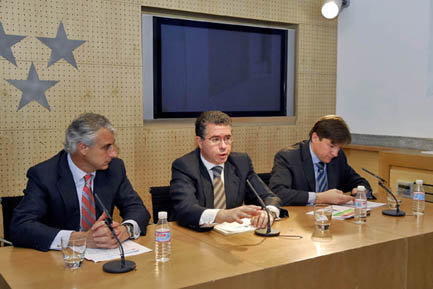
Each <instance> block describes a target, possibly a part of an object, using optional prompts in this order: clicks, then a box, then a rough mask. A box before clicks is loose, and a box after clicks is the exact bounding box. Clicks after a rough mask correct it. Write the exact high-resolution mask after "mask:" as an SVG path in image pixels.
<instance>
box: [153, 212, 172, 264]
mask: <svg viewBox="0 0 433 289" xmlns="http://www.w3.org/2000/svg"><path fill="white" fill-rule="evenodd" d="M170 255H171V234H170V227H169V225H168V222H167V212H158V223H157V224H156V230H155V260H156V261H157V262H167V261H169V260H170Z"/></svg>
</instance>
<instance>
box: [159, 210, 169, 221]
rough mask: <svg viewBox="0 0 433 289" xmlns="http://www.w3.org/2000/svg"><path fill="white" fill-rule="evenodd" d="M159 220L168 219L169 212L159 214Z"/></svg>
mask: <svg viewBox="0 0 433 289" xmlns="http://www.w3.org/2000/svg"><path fill="white" fill-rule="evenodd" d="M158 219H167V212H164V211H161V212H158Z"/></svg>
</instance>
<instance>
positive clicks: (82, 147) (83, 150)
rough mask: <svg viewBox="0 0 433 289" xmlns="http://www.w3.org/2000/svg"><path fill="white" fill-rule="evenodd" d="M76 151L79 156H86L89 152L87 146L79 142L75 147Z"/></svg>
mask: <svg viewBox="0 0 433 289" xmlns="http://www.w3.org/2000/svg"><path fill="white" fill-rule="evenodd" d="M77 151H78V152H79V153H80V155H86V154H87V152H88V151H89V146H88V145H86V144H83V143H82V142H79V143H78V145H77Z"/></svg>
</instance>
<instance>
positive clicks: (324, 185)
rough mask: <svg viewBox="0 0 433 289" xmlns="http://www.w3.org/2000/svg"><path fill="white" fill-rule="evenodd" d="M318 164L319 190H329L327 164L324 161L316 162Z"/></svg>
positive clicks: (317, 180)
mask: <svg viewBox="0 0 433 289" xmlns="http://www.w3.org/2000/svg"><path fill="white" fill-rule="evenodd" d="M316 166H317V179H316V183H317V185H316V187H317V189H318V190H317V191H318V192H325V191H327V190H328V177H327V176H326V171H325V169H324V168H325V164H324V163H323V162H318V163H316Z"/></svg>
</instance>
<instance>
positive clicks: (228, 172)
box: [224, 161, 240, 208]
mask: <svg viewBox="0 0 433 289" xmlns="http://www.w3.org/2000/svg"><path fill="white" fill-rule="evenodd" d="M239 183H240V179H239V177H238V175H237V174H236V170H235V167H234V166H233V165H232V164H231V163H230V162H229V161H227V162H226V163H225V164H224V190H225V193H226V205H227V208H231V207H232V206H233V204H236V203H237V202H236V197H237V196H238V194H237V192H238V191H239Z"/></svg>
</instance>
